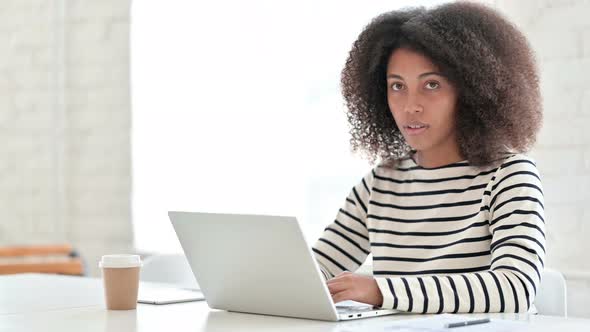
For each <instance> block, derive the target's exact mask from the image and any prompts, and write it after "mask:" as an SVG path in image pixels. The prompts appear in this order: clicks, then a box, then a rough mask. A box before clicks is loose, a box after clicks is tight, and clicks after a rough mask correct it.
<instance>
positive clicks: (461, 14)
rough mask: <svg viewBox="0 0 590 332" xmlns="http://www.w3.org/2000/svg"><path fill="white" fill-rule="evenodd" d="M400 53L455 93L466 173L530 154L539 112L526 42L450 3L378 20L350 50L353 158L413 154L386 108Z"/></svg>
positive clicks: (497, 21)
mask: <svg viewBox="0 0 590 332" xmlns="http://www.w3.org/2000/svg"><path fill="white" fill-rule="evenodd" d="M400 47H405V48H409V49H412V50H414V51H416V52H419V53H421V54H423V55H425V56H426V57H428V58H429V59H430V60H431V61H432V63H433V64H435V65H436V66H437V67H438V68H439V69H440V71H441V72H443V73H444V74H445V75H447V77H448V79H449V80H450V82H451V83H452V84H454V85H455V87H457V91H458V100H457V113H456V114H457V119H456V120H457V130H458V142H457V143H458V144H459V149H460V152H461V153H462V155H463V156H465V157H466V159H467V160H468V161H469V163H470V164H471V165H474V166H483V165H488V164H490V163H492V162H493V161H496V160H499V159H501V158H502V157H503V156H505V155H506V154H507V153H522V152H526V151H528V150H529V149H530V148H531V147H532V146H533V144H534V143H535V140H536V136H537V133H538V131H539V129H540V127H541V123H542V105H541V97H540V91H539V77H538V73H537V67H536V63H535V58H534V54H533V52H532V50H531V48H530V46H529V44H528V41H527V39H526V38H525V37H524V35H523V34H522V33H521V32H520V31H519V30H518V29H517V28H516V27H515V26H514V25H513V24H512V23H510V22H509V21H508V20H506V19H505V18H504V17H503V16H501V15H500V14H499V13H498V12H497V11H495V10H494V9H492V8H489V7H487V6H485V5H482V4H477V3H471V2H452V3H446V4H442V5H439V6H437V7H433V8H430V9H425V8H424V7H408V8H403V9H401V10H395V11H391V12H387V13H384V14H381V15H379V16H377V17H375V18H374V19H373V20H372V21H371V22H370V23H369V24H368V25H367V26H366V27H365V28H364V30H363V31H362V32H361V34H360V35H359V37H358V39H357V40H356V41H355V42H354V44H353V47H352V50H351V51H350V53H349V55H348V58H347V60H346V64H345V66H344V69H343V70H342V76H341V87H342V94H343V96H344V100H345V103H346V107H347V118H348V121H349V122H350V124H351V129H350V134H351V135H352V137H351V139H350V143H351V148H352V152H357V151H359V150H361V151H362V152H364V153H365V154H366V155H367V156H368V157H369V160H370V162H371V164H374V163H375V160H376V159H377V158H381V159H382V161H383V164H385V165H387V164H389V165H391V164H394V163H396V162H397V161H398V160H399V159H401V158H402V157H404V156H405V155H406V154H407V153H408V152H409V151H411V150H412V149H411V148H410V146H409V145H408V144H407V142H406V141H405V139H404V138H403V136H402V134H401V132H400V130H399V128H398V127H397V125H396V123H395V121H394V118H393V116H392V114H391V112H390V110H389V106H388V104H387V83H386V70H387V62H388V59H389V57H390V55H391V53H392V52H393V51H394V50H395V49H397V48H400Z"/></svg>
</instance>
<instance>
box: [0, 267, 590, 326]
mask: <svg viewBox="0 0 590 332" xmlns="http://www.w3.org/2000/svg"><path fill="white" fill-rule="evenodd" d="M102 291H103V290H102V281H101V280H100V279H96V278H77V277H66V276H55V275H43V274H21V275H9V276H0V331H27V332H28V331H60V332H67V331H76V332H78V331H84V332H91V331H101V332H103V331H125V332H129V331H159V332H160V331H164V332H176V331H331V332H337V331H339V332H344V331H370V330H375V331H383V330H384V327H385V326H387V324H388V323H390V322H394V321H396V320H401V319H404V320H405V319H413V318H420V317H424V316H425V315H393V316H384V317H377V318H369V319H361V320H355V321H349V322H323V321H314V320H306V319H295V318H283V317H274V316H263V315H251V314H242V313H234V312H226V311H220V310H212V309H209V307H208V306H207V304H206V302H205V301H199V302H188V303H178V304H168V305H149V304H138V305H137V309H136V310H128V311H112V310H106V309H105V305H104V299H103V293H102ZM469 316H470V317H490V318H499V319H510V320H518V321H523V322H528V323H527V324H523V329H522V330H527V331H538V332H542V331H555V330H556V329H560V330H561V331H564V332H565V331H590V320H589V319H576V318H567V319H566V318H562V317H551V316H542V315H529V314H477V315H469ZM456 332H461V331H456Z"/></svg>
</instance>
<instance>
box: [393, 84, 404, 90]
mask: <svg viewBox="0 0 590 332" xmlns="http://www.w3.org/2000/svg"><path fill="white" fill-rule="evenodd" d="M391 89H393V91H399V90H401V89H402V84H401V83H393V84H392V85H391Z"/></svg>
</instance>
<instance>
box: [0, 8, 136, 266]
mask: <svg viewBox="0 0 590 332" xmlns="http://www.w3.org/2000/svg"><path fill="white" fill-rule="evenodd" d="M129 6H130V1H129V0H100V1H82V0H80V1H75V0H54V1H50V0H12V1H8V0H3V1H1V2H0V34H1V35H2V37H3V38H2V40H3V41H4V42H3V43H1V44H0V94H1V96H0V107H1V108H2V110H1V111H0V155H1V156H2V162H1V163H0V211H2V218H1V219H0V245H8V244H28V243H56V242H67V243H71V244H72V245H74V246H75V248H76V249H78V251H79V252H80V254H81V255H82V256H83V258H85V260H86V262H87V265H88V266H87V268H88V271H89V272H90V273H91V274H93V275H96V271H97V267H96V264H97V259H98V257H99V256H100V255H101V254H104V253H113V252H121V251H129V250H131V245H132V239H133V235H132V226H131V222H130V217H131V207H130V190H131V171H130V165H131V164H130V158H131V157H130V154H131V147H130V125H131V123H130V119H131V112H130V97H129Z"/></svg>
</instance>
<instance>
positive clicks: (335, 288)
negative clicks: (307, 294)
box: [328, 282, 347, 294]
mask: <svg viewBox="0 0 590 332" xmlns="http://www.w3.org/2000/svg"><path fill="white" fill-rule="evenodd" d="M346 288H347V287H346V284H345V283H342V282H335V283H331V284H328V289H329V290H330V294H335V293H338V292H341V291H343V290H346Z"/></svg>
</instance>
